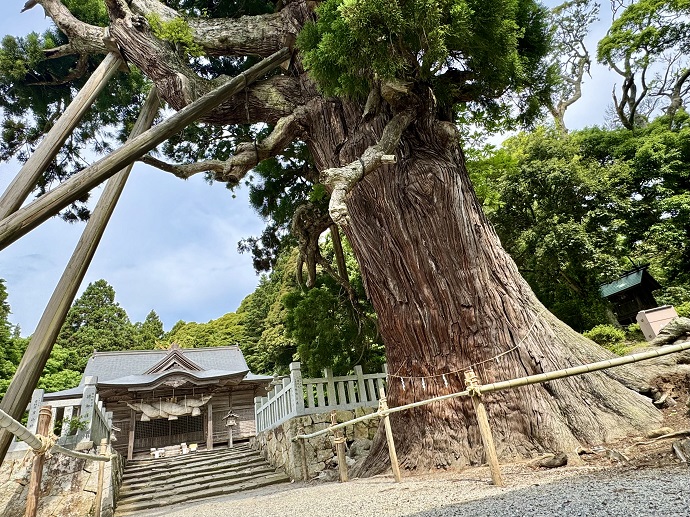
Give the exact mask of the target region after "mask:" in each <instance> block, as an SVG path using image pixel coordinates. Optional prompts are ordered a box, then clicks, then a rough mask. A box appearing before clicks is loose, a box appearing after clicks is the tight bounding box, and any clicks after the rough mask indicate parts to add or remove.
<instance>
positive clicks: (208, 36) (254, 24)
mask: <svg viewBox="0 0 690 517" xmlns="http://www.w3.org/2000/svg"><path fill="white" fill-rule="evenodd" d="M130 7H131V9H132V12H134V13H136V14H138V15H142V16H145V15H146V14H148V13H155V14H156V15H158V16H159V17H160V19H161V21H164V22H166V21H172V20H174V19H175V18H179V17H180V13H178V12H177V11H176V10H174V9H171V8H170V7H168V6H166V5H164V4H163V3H162V2H159V1H158V0H133V1H132V3H131V4H130ZM311 10H312V9H311V7H310V6H309V5H308V4H307V2H305V1H297V2H291V3H289V4H288V5H286V6H285V7H284V8H283V9H281V10H280V11H279V12H277V13H271V14H264V15H257V16H241V17H239V18H191V19H189V20H188V21H187V23H188V24H189V27H190V29H191V30H192V33H193V37H194V43H196V44H197V45H199V46H201V47H202V48H203V49H204V51H205V53H206V54H207V55H210V56H227V55H235V56H237V55H253V56H262V57H265V56H269V55H271V54H272V53H274V52H275V51H276V50H278V49H280V48H282V47H284V46H285V42H286V41H290V40H292V39H293V38H294V37H295V36H296V35H297V33H298V32H299V30H300V28H301V27H302V25H303V24H304V21H305V20H306V19H307V17H308V16H309V14H310V13H311Z"/></svg>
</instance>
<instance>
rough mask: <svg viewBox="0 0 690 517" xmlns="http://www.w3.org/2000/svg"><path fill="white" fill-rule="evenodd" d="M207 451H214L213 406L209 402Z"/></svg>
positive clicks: (207, 405)
mask: <svg viewBox="0 0 690 517" xmlns="http://www.w3.org/2000/svg"><path fill="white" fill-rule="evenodd" d="M206 411H207V413H206V449H207V450H209V451H211V450H213V405H212V404H211V401H210V400H209V401H208V403H207V404H206Z"/></svg>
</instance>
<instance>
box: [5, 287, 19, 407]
mask: <svg viewBox="0 0 690 517" xmlns="http://www.w3.org/2000/svg"><path fill="white" fill-rule="evenodd" d="M9 316H10V305H9V303H8V302H7V288H6V287H5V281H4V280H3V279H0V398H1V397H2V395H4V394H5V391H7V386H9V382H10V380H11V379H12V376H13V375H14V372H15V371H16V369H17V365H18V364H19V361H20V359H21V356H22V353H23V350H21V348H20V347H18V346H17V345H18V344H19V343H18V342H20V338H19V336H17V335H13V334H14V332H13V325H12V324H11V323H10V321H9Z"/></svg>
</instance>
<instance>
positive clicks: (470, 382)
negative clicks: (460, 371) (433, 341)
mask: <svg viewBox="0 0 690 517" xmlns="http://www.w3.org/2000/svg"><path fill="white" fill-rule="evenodd" d="M465 386H466V387H467V389H468V391H469V393H470V398H471V399H472V405H474V412H475V413H476V415H477V422H478V423H479V434H481V437H482V443H483V444H484V452H485V453H486V458H487V461H488V462H489V469H491V480H492V481H493V484H494V485H496V486H505V485H504V483H503V478H502V477H501V467H500V465H499V464H498V455H497V454H496V447H495V446H494V439H493V436H492V435H491V427H490V426H489V419H488V417H487V414H486V408H485V407H484V403H483V402H482V397H481V391H480V387H479V379H478V378H477V374H476V373H474V371H473V370H472V369H470V370H467V371H466V372H465Z"/></svg>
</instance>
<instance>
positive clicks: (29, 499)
mask: <svg viewBox="0 0 690 517" xmlns="http://www.w3.org/2000/svg"><path fill="white" fill-rule="evenodd" d="M52 418H53V408H52V407H50V406H43V407H42V408H41V412H40V413H39V414H38V429H37V434H39V435H41V436H44V437H48V436H50V435H51V434H52V432H51V429H50V421H51V420H52ZM45 452H46V451H40V452H38V453H36V457H35V458H34V463H33V467H32V469H31V479H30V481H29V493H28V494H27V496H26V513H24V517H36V512H37V511H38V497H39V495H40V492H41V478H42V477H43V465H44V464H45V461H46V456H45Z"/></svg>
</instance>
